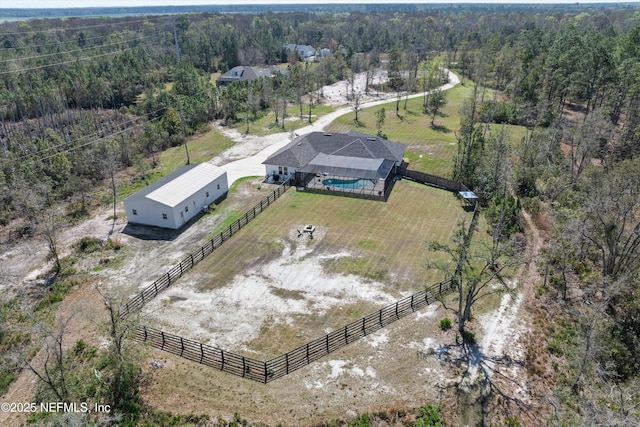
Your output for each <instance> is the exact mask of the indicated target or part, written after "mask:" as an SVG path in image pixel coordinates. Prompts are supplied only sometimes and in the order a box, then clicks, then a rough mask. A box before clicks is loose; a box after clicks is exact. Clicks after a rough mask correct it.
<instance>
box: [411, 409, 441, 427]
mask: <svg viewBox="0 0 640 427" xmlns="http://www.w3.org/2000/svg"><path fill="white" fill-rule="evenodd" d="M414 426H415V427H442V420H441V419H440V407H439V406H438V405H425V406H423V407H422V408H420V409H418V417H417V418H416V423H415V424H414Z"/></svg>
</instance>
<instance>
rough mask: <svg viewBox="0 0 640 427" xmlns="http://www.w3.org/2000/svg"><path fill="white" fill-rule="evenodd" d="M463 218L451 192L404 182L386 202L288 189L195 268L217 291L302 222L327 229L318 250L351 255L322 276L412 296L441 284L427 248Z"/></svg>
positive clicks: (274, 251)
mask: <svg viewBox="0 0 640 427" xmlns="http://www.w3.org/2000/svg"><path fill="white" fill-rule="evenodd" d="M221 207H222V206H221ZM247 207H249V206H247ZM363 212H366V215H363ZM470 217H471V215H470V213H468V212H466V211H465V210H464V209H463V208H462V205H461V201H460V200H459V199H458V198H457V197H456V196H454V195H453V194H451V193H449V192H446V191H443V190H438V189H435V188H431V187H426V186H423V185H420V184H416V183H413V182H409V181H401V182H398V183H396V186H395V188H394V189H393V192H392V193H391V196H390V198H389V201H388V202H386V203H384V202H375V201H369V200H361V199H352V198H346V197H337V196H326V195H316V194H309V193H304V192H296V191H295V190H289V191H288V192H287V193H285V194H284V195H283V196H282V198H281V199H280V200H278V201H277V202H276V204H275V205H274V206H273V207H271V208H269V209H267V210H266V211H265V212H264V213H262V214H261V215H260V216H258V217H257V218H256V219H255V220H254V221H252V222H251V224H250V225H249V226H247V227H246V228H244V229H243V230H241V231H240V232H239V233H238V234H237V235H235V236H234V237H233V239H232V240H231V241H229V242H228V243H226V244H225V246H224V248H223V249H222V250H221V251H220V252H219V253H217V255H216V256H215V257H209V258H207V259H206V260H204V261H203V262H202V263H201V264H199V266H198V267H197V268H198V269H200V270H204V271H207V272H209V274H210V279H209V280H208V281H206V282H203V283H201V287H202V288H204V289H206V288H212V287H220V286H224V284H225V283H228V282H229V281H230V280H231V279H232V278H233V276H234V275H236V274H239V273H241V272H242V271H243V270H244V269H245V268H247V266H249V265H255V264H256V263H259V262H267V261H268V260H270V259H273V258H275V257H279V256H281V250H282V246H283V242H284V241H288V240H289V236H290V230H292V229H299V228H301V227H303V226H304V224H307V223H308V224H315V225H317V226H322V227H326V229H327V232H326V236H325V237H324V239H323V240H322V242H321V243H320V244H319V246H318V247H317V249H316V251H317V252H320V253H338V252H348V253H350V254H351V255H352V256H350V257H343V258H337V259H335V260H332V261H331V262H328V263H327V264H326V265H325V266H324V267H325V269H326V270H329V271H333V272H338V273H345V274H349V273H350V274H355V275H359V276H362V277H365V278H368V279H375V280H379V281H382V282H386V283H387V284H388V285H389V286H392V287H393V288H394V289H396V290H401V291H407V290H411V291H413V290H416V291H417V290H420V289H422V288H423V287H424V286H425V285H427V284H431V283H433V282H437V281H438V280H440V279H441V277H440V275H439V274H438V273H436V272H433V271H427V270H426V269H425V265H426V262H427V259H428V256H429V254H428V251H427V242H428V241H430V240H437V241H440V242H449V241H450V238H451V235H452V232H453V229H454V228H455V226H456V224H457V222H458V221H460V220H463V219H465V220H467V221H469V220H470ZM292 243H294V244H295V241H293V242H292Z"/></svg>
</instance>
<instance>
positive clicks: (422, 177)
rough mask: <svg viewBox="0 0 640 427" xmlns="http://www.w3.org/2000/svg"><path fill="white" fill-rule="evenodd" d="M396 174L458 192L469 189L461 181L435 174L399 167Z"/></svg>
mask: <svg viewBox="0 0 640 427" xmlns="http://www.w3.org/2000/svg"><path fill="white" fill-rule="evenodd" d="M398 174H399V175H401V176H402V177H403V178H407V179H410V180H412V181H416V182H420V183H422V184H427V185H431V186H434V187H438V188H442V189H445V190H449V191H453V192H456V193H457V192H458V191H469V189H468V188H467V186H466V185H464V184H463V183H461V182H458V181H454V180H452V179H447V178H442V177H440V176H436V175H430V174H428V173H424V172H418V171H414V170H410V169H405V168H399V169H398Z"/></svg>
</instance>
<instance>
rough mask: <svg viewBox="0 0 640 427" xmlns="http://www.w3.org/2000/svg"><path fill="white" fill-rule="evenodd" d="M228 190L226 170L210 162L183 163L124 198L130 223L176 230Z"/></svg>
mask: <svg viewBox="0 0 640 427" xmlns="http://www.w3.org/2000/svg"><path fill="white" fill-rule="evenodd" d="M228 190H229V184H228V182H227V172H226V171H225V170H224V169H222V168H219V167H217V166H214V165H212V164H210V163H199V164H194V165H186V166H183V167H181V168H180V169H178V170H175V171H173V172H172V173H170V174H169V175H167V176H165V177H163V178H160V179H159V180H157V181H156V182H154V183H153V184H150V185H148V186H147V187H145V188H143V189H142V190H140V191H138V192H137V193H135V194H133V195H131V196H129V197H127V198H126V199H124V208H125V210H126V211H127V219H128V220H129V222H130V223H132V224H144V225H154V226H156V227H163V228H171V229H174V230H176V229H178V228H180V227H182V226H183V225H184V224H186V223H187V222H188V221H189V220H190V219H191V218H193V217H194V216H195V215H196V214H197V213H198V212H200V211H201V210H202V209H204V207H205V206H207V205H209V204H211V203H213V202H214V201H216V200H218V199H219V198H221V197H222V196H224V195H225V194H226V193H227V191H228Z"/></svg>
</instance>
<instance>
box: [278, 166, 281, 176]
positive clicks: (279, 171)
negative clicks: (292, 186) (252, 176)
mask: <svg viewBox="0 0 640 427" xmlns="http://www.w3.org/2000/svg"><path fill="white" fill-rule="evenodd" d="M278 175H282V166H278Z"/></svg>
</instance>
